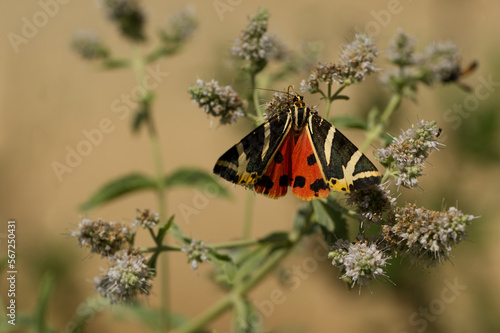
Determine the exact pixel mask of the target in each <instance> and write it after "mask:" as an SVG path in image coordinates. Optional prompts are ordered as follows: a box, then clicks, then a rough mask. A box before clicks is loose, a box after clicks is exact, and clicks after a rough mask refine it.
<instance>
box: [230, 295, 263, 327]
mask: <svg viewBox="0 0 500 333" xmlns="http://www.w3.org/2000/svg"><path fill="white" fill-rule="evenodd" d="M233 303H234V311H235V316H234V317H235V318H234V319H235V327H236V329H235V332H245V333H257V332H260V329H259V328H260V327H259V326H260V325H259V324H261V321H259V320H255V319H254V318H256V317H255V316H256V314H255V312H256V309H255V308H254V306H253V305H252V303H251V302H249V301H248V300H246V299H243V298H237V299H235V300H234V302H233Z"/></svg>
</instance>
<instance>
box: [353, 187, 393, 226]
mask: <svg viewBox="0 0 500 333" xmlns="http://www.w3.org/2000/svg"><path fill="white" fill-rule="evenodd" d="M347 203H348V204H349V205H352V206H354V207H355V209H356V212H357V213H358V214H359V215H361V217H363V219H364V220H365V221H369V222H373V223H377V222H380V221H382V220H384V219H386V220H388V221H392V220H393V219H394V213H393V211H394V206H395V205H396V198H392V197H391V196H390V191H389V189H388V186H387V185H385V184H380V185H376V186H369V187H366V188H362V189H360V190H357V191H352V192H351V193H349V194H348V196H347Z"/></svg>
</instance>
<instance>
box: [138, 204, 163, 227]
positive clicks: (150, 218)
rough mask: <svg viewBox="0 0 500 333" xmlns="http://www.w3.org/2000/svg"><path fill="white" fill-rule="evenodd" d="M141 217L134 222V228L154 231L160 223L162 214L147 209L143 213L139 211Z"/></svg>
mask: <svg viewBox="0 0 500 333" xmlns="http://www.w3.org/2000/svg"><path fill="white" fill-rule="evenodd" d="M138 213H139V215H138V216H137V218H136V219H135V220H134V221H133V222H132V226H134V227H135V226H141V227H142V228H148V229H152V228H154V227H155V226H156V225H158V223H160V214H158V213H155V212H153V211H151V210H149V209H145V210H143V211H140V210H139V211H138Z"/></svg>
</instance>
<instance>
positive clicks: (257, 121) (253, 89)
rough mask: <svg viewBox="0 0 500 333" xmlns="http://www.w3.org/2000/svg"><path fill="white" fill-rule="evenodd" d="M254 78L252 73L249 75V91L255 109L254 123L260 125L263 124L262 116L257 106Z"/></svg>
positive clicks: (257, 95)
mask: <svg viewBox="0 0 500 333" xmlns="http://www.w3.org/2000/svg"><path fill="white" fill-rule="evenodd" d="M256 76H257V75H256V74H254V73H251V74H250V89H252V102H253V106H254V108H255V116H256V117H257V119H256V121H255V123H256V124H257V125H260V124H262V123H263V122H264V114H263V112H262V110H261V109H260V106H259V94H258V92H257V86H256V79H257V78H256Z"/></svg>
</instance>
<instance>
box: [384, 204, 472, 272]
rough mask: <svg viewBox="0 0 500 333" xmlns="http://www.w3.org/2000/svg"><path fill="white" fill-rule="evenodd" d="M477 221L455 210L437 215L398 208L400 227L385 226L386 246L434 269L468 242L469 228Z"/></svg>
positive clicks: (426, 211) (397, 221)
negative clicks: (467, 228)
mask: <svg viewBox="0 0 500 333" xmlns="http://www.w3.org/2000/svg"><path fill="white" fill-rule="evenodd" d="M475 218H476V217H474V216H472V215H466V214H463V213H462V212H461V211H459V210H458V209H456V208H455V207H450V208H449V209H448V211H445V212H436V211H432V210H428V209H425V208H418V207H416V206H415V205H413V204H407V205H406V206H405V207H398V208H397V210H396V224H394V225H392V226H391V225H384V226H383V229H382V234H383V237H384V242H385V243H386V244H387V246H388V247H390V248H392V249H393V251H394V252H396V253H402V254H405V253H408V254H409V255H410V257H411V260H412V261H414V262H417V261H422V262H424V263H425V264H426V265H427V266H434V265H435V264H436V263H438V262H441V260H442V259H445V260H447V259H449V258H450V255H451V250H452V246H454V245H456V244H458V243H460V242H461V241H462V240H464V239H465V237H466V236H467V233H466V231H465V227H466V226H467V225H469V224H470V223H471V221H472V220H473V219H475Z"/></svg>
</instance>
